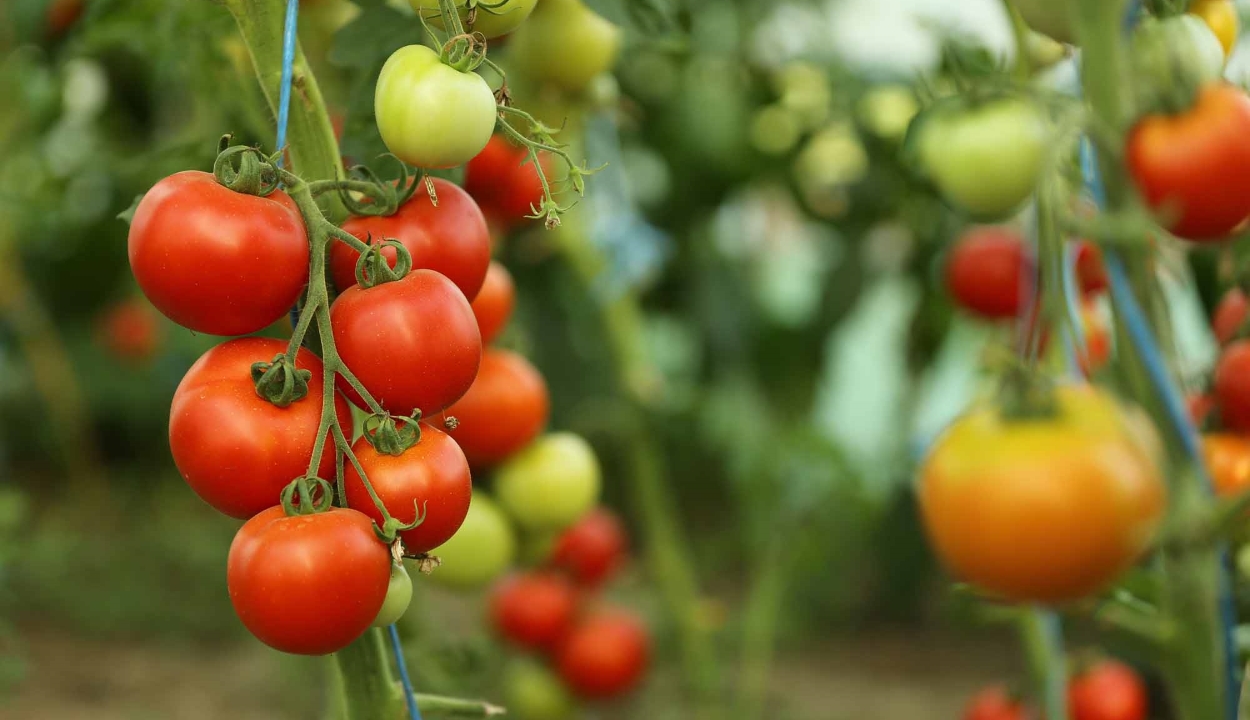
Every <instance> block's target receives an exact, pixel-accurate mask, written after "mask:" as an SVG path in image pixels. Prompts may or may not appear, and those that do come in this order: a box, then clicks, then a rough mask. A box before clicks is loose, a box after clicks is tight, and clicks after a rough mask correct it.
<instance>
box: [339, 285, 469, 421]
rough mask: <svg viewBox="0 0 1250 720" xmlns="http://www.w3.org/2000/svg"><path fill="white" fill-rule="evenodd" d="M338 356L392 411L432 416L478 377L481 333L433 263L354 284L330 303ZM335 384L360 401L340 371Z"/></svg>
mask: <svg viewBox="0 0 1250 720" xmlns="http://www.w3.org/2000/svg"><path fill="white" fill-rule="evenodd" d="M330 319H331V323H332V325H333V327H334V343H335V345H336V346H337V347H338V352H339V357H341V358H342V360H343V363H344V364H346V365H347V367H348V368H349V369H350V370H351V371H352V373H354V374H355V376H356V378H357V379H358V380H360V383H361V384H362V385H364V387H365V389H366V390H368V391H369V393H370V394H372V395H373V397H374V399H376V400H377V401H378V403H379V404H381V406H382V407H383V408H385V409H386V410H387V411H389V412H390V413H391V414H392V415H396V416H405V415H411V414H412V412H413V411H414V410H418V409H419V410H421V413H422V415H425V416H429V415H434V414H437V413H439V412H441V411H442V410H443V409H444V408H446V407H447V406H449V405H451V404H452V403H454V402H455V401H457V400H459V399H460V398H461V396H463V395H464V394H465V393H466V392H467V391H468V390H469V386H470V385H472V384H473V378H475V377H477V369H478V365H479V364H480V363H481V361H482V339H481V334H480V333H479V332H478V329H477V320H476V319H475V318H474V317H473V309H472V308H471V307H470V306H469V301H468V300H465V298H464V294H463V293H461V292H460V290H459V289H458V288H457V287H456V286H455V285H453V284H452V283H451V281H450V280H448V279H447V278H446V277H443V276H442V275H440V274H439V273H436V272H434V271H433V270H413V271H412V272H410V273H408V274H407V275H405V276H404V277H403V278H401V279H399V280H396V281H395V282H388V283H383V284H381V285H376V286H374V287H371V288H368V289H365V288H362V287H360V286H359V285H354V286H352V287H350V288H348V289H347V290H346V291H344V292H343V294H342V295H339V296H338V299H336V300H335V301H334V304H333V305H332V306H331V307H330ZM338 382H339V389H340V390H342V391H343V393H344V394H345V395H347V397H348V399H350V400H351V401H352V402H354V403H356V405H358V406H360V407H365V402H364V400H363V399H362V398H361V397H360V395H359V394H358V393H357V392H356V391H355V390H354V389H352V387H351V386H350V385H349V384H348V383H347V381H346V380H345V379H344V378H343V377H342V376H340V377H339V379H338Z"/></svg>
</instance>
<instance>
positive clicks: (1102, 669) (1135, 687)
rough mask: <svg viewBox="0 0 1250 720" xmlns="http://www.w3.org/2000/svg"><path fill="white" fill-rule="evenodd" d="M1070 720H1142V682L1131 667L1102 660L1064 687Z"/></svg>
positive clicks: (1145, 698) (1144, 701) (1144, 695)
mask: <svg viewBox="0 0 1250 720" xmlns="http://www.w3.org/2000/svg"><path fill="white" fill-rule="evenodd" d="M1068 706H1069V712H1070V713H1071V715H1072V720H1146V713H1147V710H1148V696H1147V692H1146V683H1145V682H1143V681H1142V679H1141V677H1140V676H1138V674H1137V672H1136V671H1135V670H1133V668H1131V667H1129V666H1127V665H1125V664H1123V663H1119V662H1115V661H1111V660H1108V661H1103V662H1100V663H1098V664H1097V665H1094V666H1093V667H1091V668H1089V669H1088V670H1086V671H1085V672H1083V673H1081V674H1080V675H1078V676H1076V677H1075V678H1073V680H1072V682H1071V684H1070V685H1069V686H1068Z"/></svg>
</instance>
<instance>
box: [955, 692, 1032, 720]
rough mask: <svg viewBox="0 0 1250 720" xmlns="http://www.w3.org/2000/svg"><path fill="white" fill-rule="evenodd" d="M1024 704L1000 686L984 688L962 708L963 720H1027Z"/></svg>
mask: <svg viewBox="0 0 1250 720" xmlns="http://www.w3.org/2000/svg"><path fill="white" fill-rule="evenodd" d="M1028 719H1029V712H1028V710H1027V709H1026V708H1025V707H1024V703H1022V702H1020V701H1019V700H1018V699H1016V698H1015V697H1013V696H1012V694H1011V693H1009V692H1007V688H1005V687H1003V686H1001V685H995V686H993V687H988V688H985V689H984V690H982V691H980V692H978V693H977V694H976V695H973V696H972V699H971V700H969V701H968V706H967V707H966V708H964V720H1028Z"/></svg>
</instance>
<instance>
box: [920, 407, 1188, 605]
mask: <svg viewBox="0 0 1250 720" xmlns="http://www.w3.org/2000/svg"><path fill="white" fill-rule="evenodd" d="M1053 401H1054V407H1050V408H1047V409H1046V410H1045V411H1044V412H1037V413H1036V414H1034V415H1033V416H1028V415H1023V414H1020V415H1017V416H1013V415H1012V413H1011V411H1010V410H1009V409H1006V408H998V407H978V408H975V409H973V410H972V411H970V412H969V413H968V414H967V415H965V416H964V417H962V418H961V419H959V420H957V421H956V422H955V423H954V424H952V425H951V426H950V427H949V428H948V429H947V430H946V432H945V433H944V434H943V435H942V437H941V438H940V439H939V440H938V441H937V443H936V445H935V446H934V447H933V449H932V452H931V453H930V455H929V457H928V458H927V459H926V460H925V462H924V464H923V466H922V468H921V474H920V483H919V487H918V495H919V500H920V508H921V514H922V516H923V518H924V522H925V526H926V528H927V530H928V534H929V538H930V540H931V541H932V543H933V544H934V546H935V548H936V550H937V554H938V556H939V557H940V558H941V559H942V560H943V561H944V562H945V564H946V565H947V566H948V567H949V568H950V569H951V570H952V571H953V572H954V574H955V575H956V576H958V577H960V578H962V579H964V580H967V581H968V582H971V583H973V584H975V585H978V586H980V587H981V588H984V589H985V590H988V591H990V592H992V593H995V594H999V595H1003V596H1005V597H1007V598H1010V599H1013V600H1022V601H1023V600H1032V601H1039V602H1059V601H1064V600H1072V599H1075V598H1079V597H1083V596H1085V595H1087V594H1089V593H1091V592H1094V591H1096V590H1098V589H1100V588H1102V587H1103V586H1105V585H1106V584H1107V583H1108V582H1110V581H1111V580H1112V579H1113V578H1115V577H1116V576H1117V575H1118V574H1119V573H1120V572H1122V571H1123V570H1124V569H1126V568H1127V567H1128V566H1129V565H1131V564H1132V563H1133V562H1134V561H1135V560H1137V558H1138V557H1140V555H1141V553H1142V552H1143V551H1144V550H1145V549H1146V548H1147V546H1148V544H1149V542H1150V540H1151V537H1152V535H1153V532H1154V530H1155V528H1156V526H1157V524H1158V522H1159V520H1160V518H1161V516H1162V514H1163V511H1164V506H1165V500H1166V491H1165V488H1164V485H1163V482H1162V479H1161V476H1160V472H1159V468H1158V454H1159V445H1158V438H1157V437H1156V436H1155V435H1154V431H1153V428H1150V427H1149V426H1148V425H1146V424H1145V423H1144V421H1143V420H1142V418H1141V416H1140V415H1137V414H1136V413H1135V411H1129V410H1126V409H1124V408H1122V407H1121V405H1120V404H1119V403H1118V402H1117V401H1116V400H1115V399H1114V398H1112V397H1111V396H1109V395H1108V394H1106V393H1105V392H1103V391H1100V390H1096V389H1094V388H1091V387H1084V386H1063V387H1059V388H1057V389H1055V390H1054V395H1053ZM1039 498H1044V500H1039ZM973 517H975V518H976V520H975V521H973Z"/></svg>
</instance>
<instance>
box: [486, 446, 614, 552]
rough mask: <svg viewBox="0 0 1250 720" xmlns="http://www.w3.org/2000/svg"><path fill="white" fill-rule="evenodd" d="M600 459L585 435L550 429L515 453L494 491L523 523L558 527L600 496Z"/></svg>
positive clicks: (535, 528)
mask: <svg viewBox="0 0 1250 720" xmlns="http://www.w3.org/2000/svg"><path fill="white" fill-rule="evenodd" d="M599 485H600V473H599V460H598V459H597V458H596V457H595V451H594V450H592V449H591V447H590V445H589V444H588V443H587V442H586V441H585V440H583V439H582V438H580V437H578V436H577V435H574V434H572V433H551V434H550V435H545V436H543V437H541V438H539V439H537V440H535V441H534V442H533V443H531V444H530V445H529V447H527V448H525V449H524V450H522V451H521V452H519V453H517V454H516V455H513V456H512V457H511V458H509V459H508V461H507V462H506V463H504V464H503V465H502V466H500V468H499V470H498V471H497V472H496V474H495V493H496V495H497V496H498V497H499V502H500V504H501V505H503V507H504V510H507V511H508V514H509V515H511V516H512V518H513V519H514V520H516V521H517V524H519V525H520V526H521V527H523V528H525V529H527V530H532V531H541V530H559V529H561V528H566V527H568V526H569V525H572V524H573V523H574V522H575V521H576V520H577V519H578V518H580V517H581V516H582V515H583V514H584V513H585V512H586V511H588V510H590V509H591V508H592V507H594V506H595V504H596V503H597V502H598V501H599Z"/></svg>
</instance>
